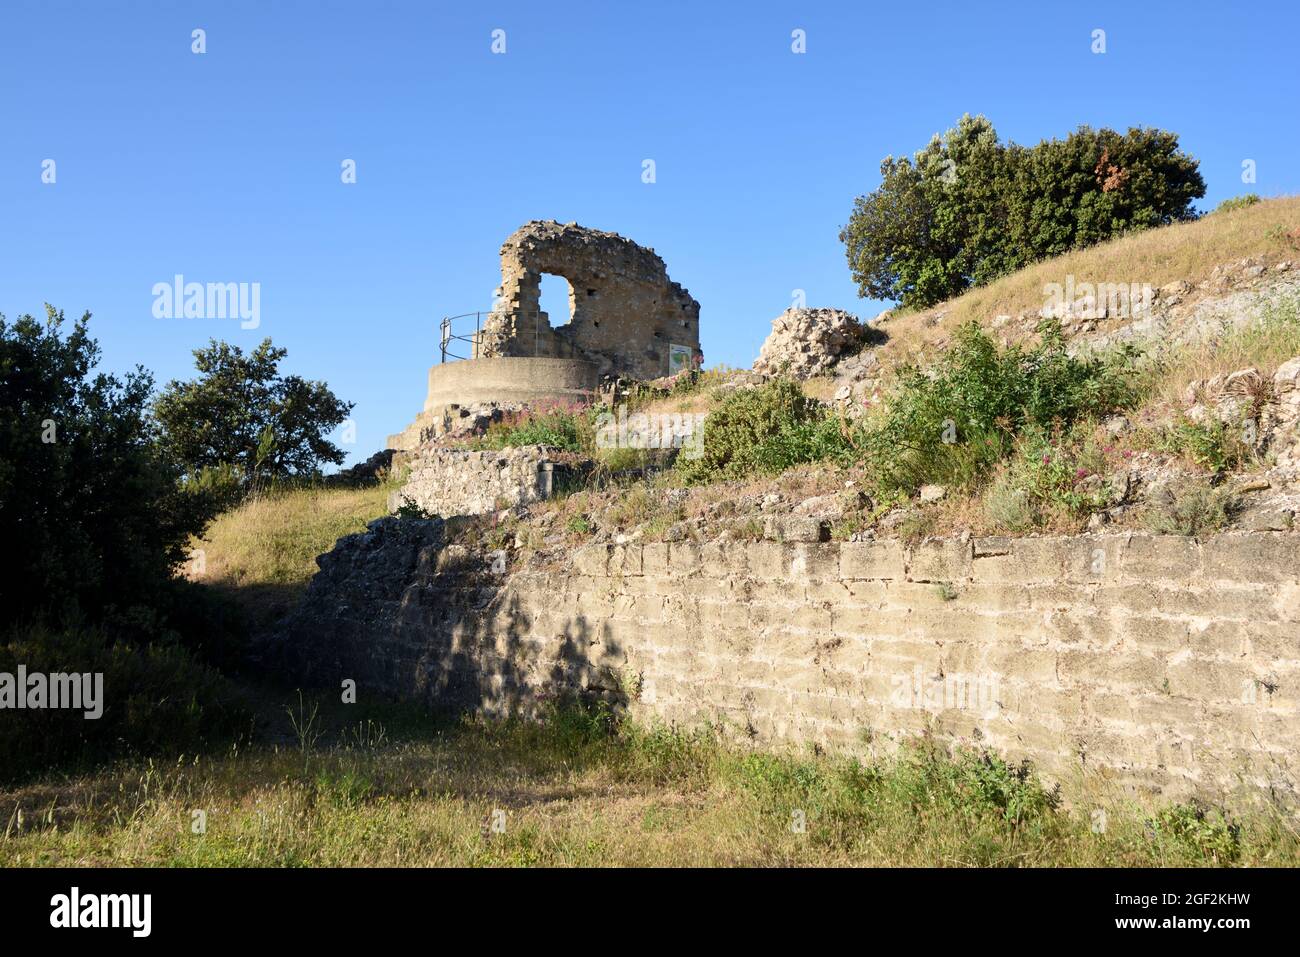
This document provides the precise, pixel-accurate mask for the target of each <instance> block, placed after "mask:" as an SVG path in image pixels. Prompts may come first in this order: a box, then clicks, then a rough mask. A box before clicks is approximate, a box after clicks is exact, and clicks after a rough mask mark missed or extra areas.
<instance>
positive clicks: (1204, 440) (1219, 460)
mask: <svg viewBox="0 0 1300 957" xmlns="http://www.w3.org/2000/svg"><path fill="white" fill-rule="evenodd" d="M1154 444H1155V446H1156V448H1157V449H1158V450H1159V451H1161V452H1166V453H1168V454H1170V455H1181V456H1184V457H1185V458H1187V459H1189V460H1191V461H1192V462H1194V463H1196V464H1197V465H1199V466H1200V467H1201V468H1204V469H1209V470H1210V471H1212V472H1226V471H1231V470H1233V469H1237V468H1240V467H1241V466H1242V465H1243V464H1245V463H1246V462H1249V461H1250V460H1252V459H1253V458H1254V457H1255V451H1254V449H1253V448H1252V447H1251V446H1250V444H1249V443H1248V442H1247V441H1246V430H1245V428H1244V426H1243V425H1231V424H1229V423H1227V422H1223V421H1219V420H1217V419H1215V420H1212V421H1210V422H1204V423H1201V422H1193V421H1192V420H1191V419H1188V418H1185V417H1183V418H1179V419H1177V420H1176V421H1175V422H1174V423H1173V424H1171V425H1167V426H1163V427H1161V428H1160V429H1159V430H1158V431H1157V432H1156V433H1155V442H1154Z"/></svg>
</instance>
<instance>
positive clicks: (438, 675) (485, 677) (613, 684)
mask: <svg viewBox="0 0 1300 957" xmlns="http://www.w3.org/2000/svg"><path fill="white" fill-rule="evenodd" d="M445 538H446V529H445V524H444V523H443V521H442V520H441V519H437V518H435V519H430V520H412V519H398V518H392V517H389V518H381V519H377V520H375V521H374V522H371V523H370V525H369V527H368V529H367V531H365V532H362V533H359V534H357V535H350V536H347V537H346V538H343V539H340V540H339V542H338V544H337V545H336V546H335V548H334V550H333V551H331V552H330V553H328V554H326V555H322V556H320V557H319V558H318V559H317V562H318V564H319V565H320V572H319V573H318V574H317V575H316V576H315V578H313V579H312V582H311V584H310V586H309V587H308V589H307V593H306V594H305V596H304V597H303V600H302V603H301V604H300V605H299V606H298V608H297V609H295V610H294V612H293V613H292V614H290V615H289V617H287V618H286V619H285V620H284V621H283V622H282V624H281V626H280V627H279V628H278V629H276V631H275V633H274V634H273V635H272V636H271V637H270V638H269V639H267V642H266V644H265V645H264V648H263V654H262V659H263V664H264V665H265V666H266V667H267V668H268V669H269V670H271V671H272V672H273V673H275V674H277V675H279V676H282V677H286V678H291V679H295V680H298V681H301V682H303V684H304V685H306V686H308V687H319V688H322V689H329V688H338V687H340V686H341V684H342V682H344V681H346V680H349V679H351V680H353V681H355V682H356V687H357V692H358V695H362V694H374V695H380V696H382V697H384V698H387V699H407V700H418V701H422V702H424V703H425V704H426V705H427V706H428V707H429V708H430V709H431V710H434V711H442V712H454V713H461V712H466V711H469V712H473V713H477V714H483V715H486V716H491V717H506V716H511V715H518V716H523V717H534V716H536V715H537V714H538V712H539V710H540V709H541V708H542V707H543V706H544V705H545V704H546V703H547V702H548V701H550V700H553V699H554V698H555V697H557V696H565V695H576V696H578V697H580V698H582V699H585V700H588V701H603V702H605V703H607V704H609V705H610V706H612V707H614V708H615V709H620V710H621V709H622V708H625V707H626V706H627V704H628V697H627V695H626V693H625V692H624V690H623V688H622V681H621V677H620V671H619V667H620V665H621V664H622V663H623V661H624V660H625V659H624V654H623V651H622V649H621V648H619V647H618V646H617V643H616V642H613V641H612V640H611V637H610V635H609V628H608V625H607V624H605V623H602V624H600V625H596V624H593V623H592V622H591V621H589V620H588V619H587V618H586V617H585V616H582V615H577V616H568V617H564V616H560V617H556V618H554V619H550V620H547V621H538V620H536V618H535V616H533V615H531V614H529V613H528V612H526V611H525V610H524V609H523V608H522V607H521V605H520V602H519V600H518V598H517V597H516V596H513V595H512V594H511V593H510V592H509V590H508V589H506V588H505V587H504V586H505V582H506V580H507V579H506V575H505V569H504V567H503V566H502V567H499V568H494V567H493V559H492V556H491V555H490V554H489V555H488V556H487V557H486V559H485V558H484V556H482V555H481V554H479V553H476V552H471V551H470V550H469V549H467V548H465V547H464V546H459V545H450V546H449V545H446V544H445Z"/></svg>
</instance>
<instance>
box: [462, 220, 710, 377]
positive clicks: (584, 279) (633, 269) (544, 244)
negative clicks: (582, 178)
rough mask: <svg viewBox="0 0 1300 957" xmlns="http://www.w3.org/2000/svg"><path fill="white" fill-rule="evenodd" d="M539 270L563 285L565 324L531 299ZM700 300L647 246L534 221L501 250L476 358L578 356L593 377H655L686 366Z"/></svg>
mask: <svg viewBox="0 0 1300 957" xmlns="http://www.w3.org/2000/svg"><path fill="white" fill-rule="evenodd" d="M543 273H549V274H552V275H556V276H562V277H564V278H565V279H566V280H568V283H569V312H570V318H569V321H568V322H567V323H565V324H562V325H559V326H554V325H552V322H551V317H550V316H548V315H547V314H546V313H545V312H543V311H542V309H541V305H540V293H541V278H542V274H543ZM699 350H700V304H699V303H698V302H696V301H695V300H694V299H693V298H691V295H690V293H688V292H687V291H686V290H685V289H683V288H682V287H681V285H679V284H678V283H675V282H673V281H672V280H671V279H669V278H668V270H667V268H666V267H665V266H664V261H663V260H662V259H660V258H659V256H657V255H656V254H655V251H654V250H653V249H646V248H645V247H643V246H638V245H637V244H636V243H634V242H632V241H631V240H630V239H625V238H624V237H622V236H620V235H618V234H617V233H606V232H601V231H600V230H597V229H588V228H586V227H584V226H579V225H578V224H577V223H567V224H564V225H561V224H560V223H557V222H542V221H539V220H534V221H533V222H530V223H527V224H525V225H524V226H522V227H520V228H519V229H517V230H516V231H515V232H514V233H512V234H511V235H510V237H509V238H508V239H506V241H505V243H504V244H503V245H502V247H501V289H500V298H499V301H498V304H497V306H496V307H495V308H494V309H493V311H492V314H491V315H490V316H489V317H488V320H487V323H486V325H485V327H484V329H483V332H482V333H481V334H480V336H479V340H478V355H479V356H480V357H483V358H489V357H492V356H549V357H555V358H582V359H587V360H588V361H590V362H592V363H593V364H594V365H595V366H596V367H597V370H598V372H599V374H601V375H623V376H627V377H629V378H633V379H655V378H659V377H660V376H665V375H670V374H672V373H674V372H678V371H681V370H682V369H688V368H691V367H692V365H693V363H694V362H695V360H696V357H697V356H698V355H699Z"/></svg>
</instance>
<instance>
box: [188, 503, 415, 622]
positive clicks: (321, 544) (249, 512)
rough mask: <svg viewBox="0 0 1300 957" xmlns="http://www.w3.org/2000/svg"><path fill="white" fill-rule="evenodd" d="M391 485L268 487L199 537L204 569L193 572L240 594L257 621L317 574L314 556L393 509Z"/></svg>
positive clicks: (270, 614)
mask: <svg viewBox="0 0 1300 957" xmlns="http://www.w3.org/2000/svg"><path fill="white" fill-rule="evenodd" d="M392 487H393V486H392V485H391V484H383V485H377V486H372V487H369V488H360V489H331V488H300V489H285V490H282V491H274V492H268V493H266V494H263V495H260V496H257V497H255V498H251V499H249V500H248V501H246V502H244V503H242V504H240V505H239V506H237V507H235V508H234V509H231V510H230V511H228V512H225V513H223V514H221V515H219V516H218V517H217V519H216V521H214V522H213V523H212V525H211V527H209V528H208V531H207V533H206V534H205V535H204V537H203V539H202V540H196V541H195V542H194V543H193V547H194V548H195V549H202V552H203V559H204V561H203V566H202V569H203V570H202V572H201V573H196V572H194V571H193V570H192V569H193V566H191V572H190V574H191V577H193V578H195V579H196V580H198V581H202V582H205V583H208V584H211V585H213V586H214V587H217V588H219V589H222V590H223V591H229V592H231V593H233V594H236V595H237V596H238V598H239V600H240V602H241V604H243V605H244V606H245V607H247V608H248V609H249V610H250V611H251V612H252V613H253V614H254V617H255V619H257V620H258V621H266V620H268V619H270V618H273V617H275V616H276V615H277V614H279V613H282V612H284V611H287V610H288V608H289V607H290V606H291V605H292V603H293V602H294V601H296V600H297V598H298V596H299V595H301V594H302V591H303V589H304V588H306V587H307V582H308V581H310V580H311V577H312V576H313V575H314V574H316V570H317V566H316V556H317V555H321V554H324V553H325V552H328V551H329V550H330V549H331V548H333V547H334V543H335V542H336V541H338V540H339V539H340V538H342V537H343V536H344V535H351V534H352V533H354V532H360V531H364V530H365V527H366V523H367V522H368V521H370V520H372V519H375V518H378V517H379V516H381V515H387V514H388V493H389V491H390V490H391V489H392Z"/></svg>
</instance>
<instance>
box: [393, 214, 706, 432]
mask: <svg viewBox="0 0 1300 957" xmlns="http://www.w3.org/2000/svg"><path fill="white" fill-rule="evenodd" d="M543 274H551V275H556V276H562V277H564V278H565V279H566V280H568V283H569V309H570V313H571V317H570V318H569V321H568V322H566V323H562V324H561V325H559V326H558V327H557V326H552V317H550V316H548V315H547V314H546V313H545V312H543V311H542V308H541V303H540V296H541V278H542V275H543ZM473 355H474V358H472V359H463V360H460V361H454V362H442V363H439V364H437V365H435V366H433V368H431V369H430V370H429V388H428V393H427V395H426V398H425V400H424V409H423V411H422V412H420V414H419V415H418V416H417V417H416V419H415V420H414V421H413V422H412V423H411V424H410V425H408V426H407V427H406V428H405V429H403V430H402V431H401V432H398V433H396V434H394V435H391V436H389V437H388V447H389V448H392V449H397V450H400V451H410V450H412V449H415V448H417V447H418V446H419V445H421V444H423V443H425V442H427V441H429V440H431V439H436V438H438V437H440V436H443V435H448V434H452V433H454V432H457V431H460V430H462V429H463V428H466V427H469V428H471V429H477V427H478V426H477V423H479V422H481V421H482V420H483V416H484V415H497V416H499V415H500V412H501V410H506V409H512V408H515V409H517V408H519V407H521V406H522V405H525V404H530V403H535V402H539V401H550V400H555V401H562V402H567V401H572V400H575V399H580V398H582V397H584V396H590V395H592V394H593V393H594V392H595V391H596V390H597V389H598V388H599V386H600V384H601V382H602V380H603V379H605V378H606V377H617V376H621V377H625V378H629V379H639V380H642V381H649V380H651V379H657V378H660V377H662V376H666V375H671V374H673V373H676V372H680V371H682V370H684V369H690V368H694V367H695V366H696V365H698V364H699V362H700V361H701V357H700V304H699V303H698V302H696V301H695V300H694V299H692V298H691V295H690V293H688V292H687V291H686V290H685V289H683V288H682V287H681V286H680V285H678V284H677V283H675V282H673V281H672V280H671V279H669V278H668V271H667V269H666V268H665V266H664V261H663V260H662V259H660V258H659V257H658V256H657V255H656V254H655V251H654V250H653V249H646V248H644V247H642V246H638V245H637V244H636V243H634V242H632V241H631V240H630V239H625V238H624V237H622V236H619V235H618V234H617V233H606V232H601V231H600V230H598V229H587V228H586V227H584V226H579V225H578V224H576V223H568V224H566V225H561V224H559V223H557V222H541V221H534V222H531V223H527V224H525V225H524V226H521V227H520V228H519V229H517V230H516V231H515V232H514V233H513V234H511V236H510V237H509V238H508V239H507V240H506V241H505V244H504V245H502V247H501V288H500V297H499V300H498V303H497V305H496V307H495V308H494V309H493V311H492V312H491V313H490V314H489V315H488V318H487V320H486V322H485V324H484V326H483V328H482V329H481V330H479V331H478V332H477V333H476V335H475V337H474V350H473ZM467 419H469V420H472V421H470V422H466V420H467Z"/></svg>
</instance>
